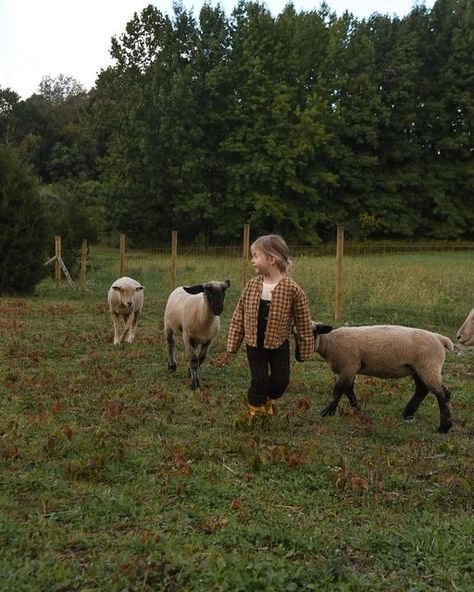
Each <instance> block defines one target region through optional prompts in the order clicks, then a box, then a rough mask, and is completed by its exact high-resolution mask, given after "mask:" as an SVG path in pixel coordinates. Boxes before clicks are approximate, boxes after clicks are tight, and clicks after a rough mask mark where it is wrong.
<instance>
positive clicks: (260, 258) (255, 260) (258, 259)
mask: <svg viewBox="0 0 474 592" xmlns="http://www.w3.org/2000/svg"><path fill="white" fill-rule="evenodd" d="M252 265H253V268H254V269H255V271H256V272H257V273H259V274H260V275H268V274H269V273H270V271H271V270H272V268H273V267H274V265H275V257H273V256H272V255H267V254H266V253H264V252H263V251H261V250H260V249H257V248H255V249H252Z"/></svg>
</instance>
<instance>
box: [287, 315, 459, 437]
mask: <svg viewBox="0 0 474 592" xmlns="http://www.w3.org/2000/svg"><path fill="white" fill-rule="evenodd" d="M313 333H314V338H315V344H314V349H315V351H317V352H318V354H319V355H320V356H321V357H322V358H323V359H324V360H325V361H326V362H327V363H328V364H329V365H330V367H331V369H332V371H333V372H334V373H335V374H338V375H339V378H338V380H337V381H336V384H335V386H334V390H333V393H332V399H331V401H330V402H329V404H328V405H327V407H325V408H324V409H323V410H322V411H321V415H322V416H326V415H334V413H335V412H336V409H337V406H338V404H339V400H340V398H341V396H342V395H343V394H344V393H345V394H346V395H347V397H348V399H349V402H350V404H351V406H352V407H355V408H359V403H358V401H357V398H356V396H355V394H354V382H355V378H356V375H357V374H365V375H366V376H375V377H378V378H401V377H403V376H412V377H413V380H414V381H415V387H416V389H415V394H414V395H413V397H412V398H411V399H410V400H409V401H408V403H407V405H406V407H405V409H404V411H403V417H404V418H407V417H411V416H412V415H413V414H414V413H415V411H416V410H417V409H418V407H419V405H420V403H421V402H422V401H423V399H424V398H425V397H426V395H427V394H428V392H429V391H431V392H433V393H434V395H435V396H436V398H437V400H438V406H439V411H440V425H439V428H438V431H439V432H444V433H446V432H448V431H449V429H450V428H451V426H452V423H453V422H452V420H451V411H450V409H449V406H448V401H449V399H450V397H451V394H450V392H449V390H448V389H447V387H446V386H445V385H444V384H443V382H442V380H441V370H442V367H443V364H444V360H445V353H446V350H448V351H453V343H452V341H451V340H450V339H449V338H448V337H445V336H444V335H439V334H438V333H432V332H430V331H425V330H423V329H415V328H410V327H401V326H398V325H373V326H368V327H341V328H339V329H335V330H334V331H333V330H332V327H330V326H328V325H321V324H319V323H314V322H313ZM295 356H296V358H297V359H298V357H299V351H298V343H297V347H296V351H295Z"/></svg>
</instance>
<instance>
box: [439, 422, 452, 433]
mask: <svg viewBox="0 0 474 592" xmlns="http://www.w3.org/2000/svg"><path fill="white" fill-rule="evenodd" d="M452 425H453V422H452V421H447V422H445V423H442V424H441V425H440V426H439V428H438V433H440V434H447V433H448V432H449V430H450V429H451V428H452Z"/></svg>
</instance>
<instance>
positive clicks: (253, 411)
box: [249, 403, 267, 418]
mask: <svg viewBox="0 0 474 592" xmlns="http://www.w3.org/2000/svg"><path fill="white" fill-rule="evenodd" d="M266 414H267V406H266V405H250V403H249V418H251V417H256V416H257V415H266Z"/></svg>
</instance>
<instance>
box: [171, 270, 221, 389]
mask: <svg viewBox="0 0 474 592" xmlns="http://www.w3.org/2000/svg"><path fill="white" fill-rule="evenodd" d="M229 286H230V281H229V280H225V281H224V282H208V283H206V284H196V285H193V286H180V287H179V288H176V289H175V290H173V292H171V294H170V295H169V297H168V302H167V303H166V309H165V318H164V327H165V335H166V341H167V345H168V369H169V370H172V371H173V372H174V371H175V370H176V358H175V340H174V333H175V332H176V331H179V332H180V333H181V334H182V338H183V343H184V347H185V348H186V353H187V355H188V363H189V371H190V375H191V388H192V389H193V390H194V389H196V388H198V387H199V376H198V371H199V367H200V366H201V364H202V363H203V362H204V360H205V359H206V356H207V353H208V351H209V348H210V346H211V343H212V341H213V339H214V338H215V336H216V335H217V333H218V332H219V329H220V318H219V315H220V314H221V313H222V311H223V310H224V299H225V292H226V290H227V288H228V287H229ZM198 350H199V351H198Z"/></svg>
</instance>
